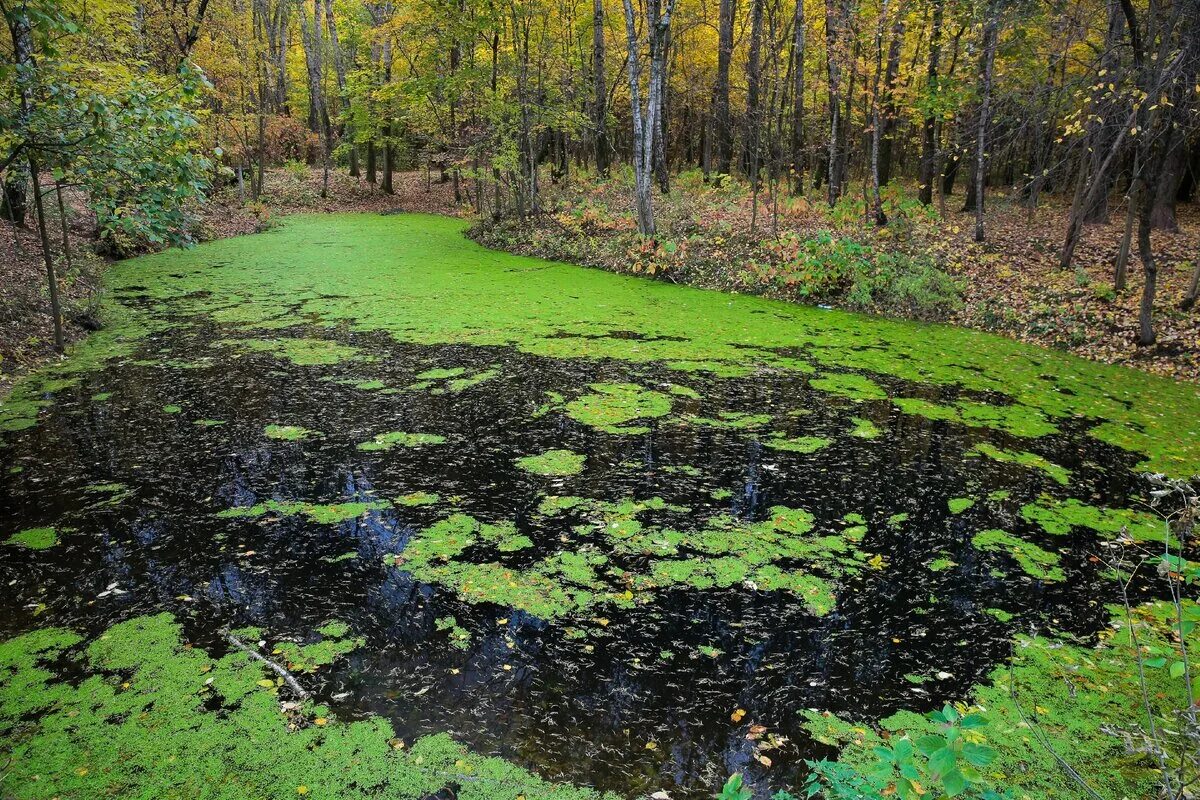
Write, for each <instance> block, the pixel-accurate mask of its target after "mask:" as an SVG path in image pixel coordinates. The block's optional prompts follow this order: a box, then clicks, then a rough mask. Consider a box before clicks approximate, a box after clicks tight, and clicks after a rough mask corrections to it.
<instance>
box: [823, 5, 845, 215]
mask: <svg viewBox="0 0 1200 800" xmlns="http://www.w3.org/2000/svg"><path fill="white" fill-rule="evenodd" d="M844 10H845V9H844V6H843V0H825V61H826V66H827V67H828V71H829V156H828V171H829V174H828V177H827V185H826V189H827V194H828V200H829V205H831V206H832V205H834V204H835V203H837V201H838V199H839V198H840V197H841V196H842V174H843V172H842V157H843V156H844V155H845V146H844V145H843V143H842V96H841V80H842V70H841V64H840V59H841V56H842V53H841V50H842V49H843V43H842V42H841V30H842V25H843V23H844V20H845V17H844V16H843V11H844Z"/></svg>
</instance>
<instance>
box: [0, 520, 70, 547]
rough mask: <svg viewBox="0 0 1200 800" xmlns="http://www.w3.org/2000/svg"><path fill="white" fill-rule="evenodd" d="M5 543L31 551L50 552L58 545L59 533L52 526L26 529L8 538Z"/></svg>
mask: <svg viewBox="0 0 1200 800" xmlns="http://www.w3.org/2000/svg"><path fill="white" fill-rule="evenodd" d="M4 543H5V544H9V545H17V546H19V547H25V548H28V549H30V550H49V549H50V548H51V547H53V546H54V545H56V544H58V531H57V530H55V529H54V528H53V527H50V526H46V527H42V528H26V529H25V530H23V531H18V532H17V533H14V534H13V535H12V536H10V537H8V539H7V540H5V542H4Z"/></svg>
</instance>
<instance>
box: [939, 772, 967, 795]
mask: <svg viewBox="0 0 1200 800" xmlns="http://www.w3.org/2000/svg"><path fill="white" fill-rule="evenodd" d="M942 787H943V788H944V789H945V790H946V794H947V795H949V796H950V797H954V796H955V795H958V794H961V793H962V791H963V790H964V789H966V788H967V779H966V778H965V777H963V774H962V773H961V772H959V771H958V770H952V771H950V772H948V773H946V775H945V776H944V777H943V778H942Z"/></svg>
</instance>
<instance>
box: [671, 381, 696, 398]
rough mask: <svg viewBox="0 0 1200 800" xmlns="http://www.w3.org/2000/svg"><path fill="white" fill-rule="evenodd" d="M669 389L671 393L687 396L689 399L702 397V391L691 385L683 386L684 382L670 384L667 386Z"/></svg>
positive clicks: (677, 395)
mask: <svg viewBox="0 0 1200 800" xmlns="http://www.w3.org/2000/svg"><path fill="white" fill-rule="evenodd" d="M667 391H668V392H669V393H670V394H673V395H675V396H676V397H686V398H688V399H689V400H699V399H700V393H699V392H697V391H696V390H695V389H693V388H691V387H690V386H683V385H682V384H678V383H672V384H671V385H670V386H668V387H667Z"/></svg>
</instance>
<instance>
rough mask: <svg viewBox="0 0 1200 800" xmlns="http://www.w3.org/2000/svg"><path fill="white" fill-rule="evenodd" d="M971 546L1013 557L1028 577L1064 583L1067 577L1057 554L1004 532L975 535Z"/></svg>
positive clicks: (989, 531)
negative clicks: (1060, 565)
mask: <svg viewBox="0 0 1200 800" xmlns="http://www.w3.org/2000/svg"><path fill="white" fill-rule="evenodd" d="M971 544H973V545H975V547H976V549H978V550H983V551H985V552H987V551H992V552H1001V553H1007V554H1008V555H1010V556H1012V557H1013V559H1014V560H1015V561H1016V562H1017V564H1018V565H1019V566H1020V567H1021V569H1022V570H1023V571H1024V572H1025V574H1026V575H1029V576H1030V577H1032V578H1037V579H1039V580H1043V581H1051V582H1053V581H1063V580H1066V576H1065V575H1064V574H1063V571H1062V569H1061V568H1060V567H1059V561H1060V559H1059V557H1058V555H1057V554H1056V553H1051V552H1049V551H1047V550H1043V549H1042V548H1040V547H1038V546H1037V545H1036V544H1033V543H1032V542H1027V541H1025V540H1024V539H1021V538H1019V537H1016V536H1013V535H1012V534H1011V533H1008V532H1007V531H1002V530H995V529H992V530H986V531H982V532H981V533H977V534H975V536H974V537H973V538H972V539H971Z"/></svg>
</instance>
